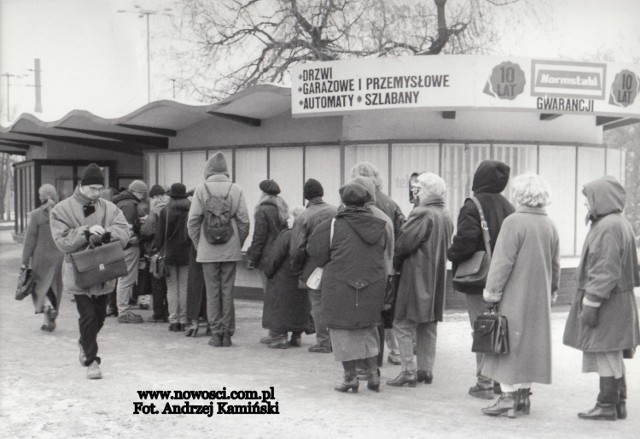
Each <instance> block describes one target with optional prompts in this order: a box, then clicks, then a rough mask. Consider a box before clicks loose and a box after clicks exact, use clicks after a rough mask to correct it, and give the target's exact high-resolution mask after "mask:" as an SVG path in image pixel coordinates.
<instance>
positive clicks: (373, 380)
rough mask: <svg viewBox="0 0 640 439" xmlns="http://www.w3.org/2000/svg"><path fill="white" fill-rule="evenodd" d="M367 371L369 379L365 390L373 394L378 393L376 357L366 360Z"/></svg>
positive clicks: (378, 381)
mask: <svg viewBox="0 0 640 439" xmlns="http://www.w3.org/2000/svg"><path fill="white" fill-rule="evenodd" d="M366 363H367V369H368V371H369V379H368V380H367V389H369V390H373V391H374V392H379V391H380V369H378V357H371V358H367V359H366Z"/></svg>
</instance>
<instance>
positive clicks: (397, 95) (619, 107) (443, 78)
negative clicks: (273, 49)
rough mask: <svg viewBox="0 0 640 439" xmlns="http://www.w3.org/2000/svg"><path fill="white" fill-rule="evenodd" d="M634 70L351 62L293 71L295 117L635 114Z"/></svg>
mask: <svg viewBox="0 0 640 439" xmlns="http://www.w3.org/2000/svg"><path fill="white" fill-rule="evenodd" d="M639 76H640V66H638V65H621V64H612V63H580V62H573V61H557V60H544V59H529V58H520V57H485V56H467V55H439V56H414V57H400V58H374V59H352V60H342V61H329V62H313V63H306V64H301V65H298V66H296V67H294V68H293V70H292V88H291V98H292V113H293V115H294V116H313V115H321V114H323V115H330V114H346V113H349V112H353V111H367V110H381V109H392V108H426V109H431V110H434V111H445V110H450V111H451V110H453V111H455V110H463V109H477V110H501V109H502V110H517V111H534V112H539V113H557V114H564V113H575V114H594V115H606V116H614V117H615V116H618V117H637V116H640V100H639V99H637V96H638V93H639V91H640V90H639V88H640V81H639Z"/></svg>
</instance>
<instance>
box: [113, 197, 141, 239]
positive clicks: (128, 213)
mask: <svg viewBox="0 0 640 439" xmlns="http://www.w3.org/2000/svg"><path fill="white" fill-rule="evenodd" d="M113 203H115V205H116V206H118V207H119V208H120V210H122V213H123V215H124V217H125V218H126V219H127V222H128V223H129V224H131V230H133V234H134V235H135V236H138V237H139V236H140V228H141V226H142V224H141V223H140V213H141V212H140V209H138V204H140V200H139V199H138V198H137V197H136V196H135V195H133V193H131V192H130V191H129V190H126V191H122V192H120V193H119V194H118V195H116V196H115V197H113Z"/></svg>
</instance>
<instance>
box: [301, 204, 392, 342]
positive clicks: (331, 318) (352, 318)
mask: <svg viewBox="0 0 640 439" xmlns="http://www.w3.org/2000/svg"><path fill="white" fill-rule="evenodd" d="M330 230H331V219H328V220H326V221H325V222H323V223H321V224H320V225H319V226H318V227H316V230H315V231H314V232H313V233H312V234H311V236H310V237H309V244H308V246H307V251H308V253H309V255H310V256H311V258H312V260H313V263H314V264H316V265H317V266H320V267H324V271H323V275H322V285H321V290H322V294H321V310H320V312H321V314H322V319H323V321H325V322H326V324H327V326H328V327H329V328H334V329H358V328H368V327H372V326H375V325H377V324H378V323H379V322H380V313H381V312H382V305H383V301H384V290H385V286H386V283H387V279H386V277H387V276H386V267H385V261H384V254H385V250H386V247H387V245H392V243H393V236H392V235H391V233H390V232H391V231H390V228H389V229H387V223H386V221H385V220H382V219H379V218H376V217H375V216H374V215H373V213H371V210H369V209H368V208H366V207H357V208H356V207H347V208H344V209H343V210H342V211H340V212H338V214H337V215H336V217H335V224H334V232H333V239H332V240H331V245H329V240H330Z"/></svg>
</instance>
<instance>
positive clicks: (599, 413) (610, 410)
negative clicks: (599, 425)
mask: <svg viewBox="0 0 640 439" xmlns="http://www.w3.org/2000/svg"><path fill="white" fill-rule="evenodd" d="M578 417H579V418H580V419H591V420H597V421H615V420H616V419H618V415H617V413H616V405H615V404H614V403H603V402H600V401H598V402H596V406H595V407H594V408H592V409H591V410H589V411H588V412H583V413H578Z"/></svg>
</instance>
